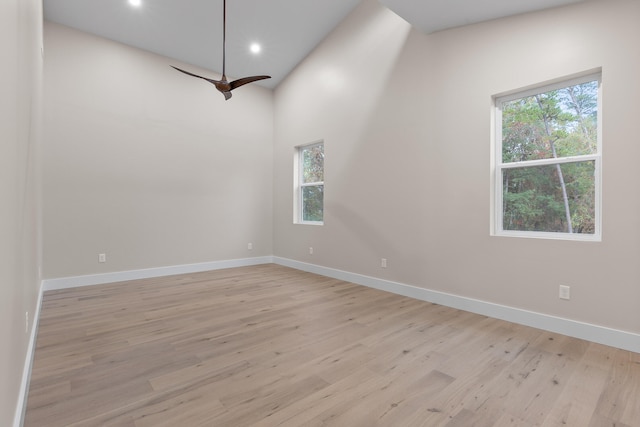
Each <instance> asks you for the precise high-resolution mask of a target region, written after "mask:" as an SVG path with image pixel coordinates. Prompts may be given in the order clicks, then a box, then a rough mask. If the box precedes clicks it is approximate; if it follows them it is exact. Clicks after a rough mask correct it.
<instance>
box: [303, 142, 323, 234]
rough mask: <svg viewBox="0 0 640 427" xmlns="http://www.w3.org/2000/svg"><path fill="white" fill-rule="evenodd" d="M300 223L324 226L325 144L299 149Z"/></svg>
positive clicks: (320, 143)
mask: <svg viewBox="0 0 640 427" xmlns="http://www.w3.org/2000/svg"><path fill="white" fill-rule="evenodd" d="M298 171H299V176H298V194H297V196H298V197H297V199H298V200H297V203H298V209H297V210H298V218H297V221H298V222H299V223H304V224H322V223H323V219H324V143H322V142H319V143H315V144H311V145H306V146H302V147H298Z"/></svg>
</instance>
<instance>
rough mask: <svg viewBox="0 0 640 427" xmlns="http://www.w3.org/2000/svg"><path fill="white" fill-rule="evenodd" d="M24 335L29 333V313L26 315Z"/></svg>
mask: <svg viewBox="0 0 640 427" xmlns="http://www.w3.org/2000/svg"><path fill="white" fill-rule="evenodd" d="M24 333H25V334H28V333H29V312H28V311H27V312H25V313H24Z"/></svg>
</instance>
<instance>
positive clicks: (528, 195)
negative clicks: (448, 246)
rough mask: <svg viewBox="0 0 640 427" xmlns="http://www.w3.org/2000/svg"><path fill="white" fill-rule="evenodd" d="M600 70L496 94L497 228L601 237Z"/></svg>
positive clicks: (539, 234) (520, 232)
mask: <svg viewBox="0 0 640 427" xmlns="http://www.w3.org/2000/svg"><path fill="white" fill-rule="evenodd" d="M599 91H600V76H599V75H590V76H585V77H581V78H577V79H572V80H570V81H565V82H562V83H559V84H555V85H549V86H545V87H542V88H538V89H534V90H530V91H526V92H520V93H517V94H513V95H509V96H504V97H501V98H498V99H497V100H496V118H497V124H496V144H495V146H496V209H495V211H496V214H497V215H496V231H497V234H499V235H518V236H531V237H550V238H554V237H556V238H558V237H559V238H569V239H583V240H597V239H599V237H600V197H599V195H600V159H601V144H600V131H599V125H598V124H599Z"/></svg>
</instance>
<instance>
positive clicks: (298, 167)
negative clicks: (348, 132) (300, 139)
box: [293, 140, 325, 225]
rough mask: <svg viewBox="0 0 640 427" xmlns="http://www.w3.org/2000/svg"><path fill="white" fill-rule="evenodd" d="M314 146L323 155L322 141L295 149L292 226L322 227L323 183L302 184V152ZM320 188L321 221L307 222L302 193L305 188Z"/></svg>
mask: <svg viewBox="0 0 640 427" xmlns="http://www.w3.org/2000/svg"><path fill="white" fill-rule="evenodd" d="M316 146H322V152H323V153H324V140H320V141H315V142H312V143H309V144H304V145H299V146H297V147H295V155H294V177H295V186H294V187H295V190H294V218H293V222H294V224H303V225H324V187H325V184H324V183H325V181H324V180H322V181H316V182H304V160H303V156H304V151H305V150H307V149H310V148H313V147H316ZM322 174H323V178H324V157H323V162H322ZM318 186H322V189H323V191H322V221H308V220H305V219H304V195H303V191H304V189H305V188H306V187H318Z"/></svg>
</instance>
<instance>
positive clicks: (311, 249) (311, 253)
mask: <svg viewBox="0 0 640 427" xmlns="http://www.w3.org/2000/svg"><path fill="white" fill-rule="evenodd" d="M309 255H313V248H312V247H311V246H309Z"/></svg>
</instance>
